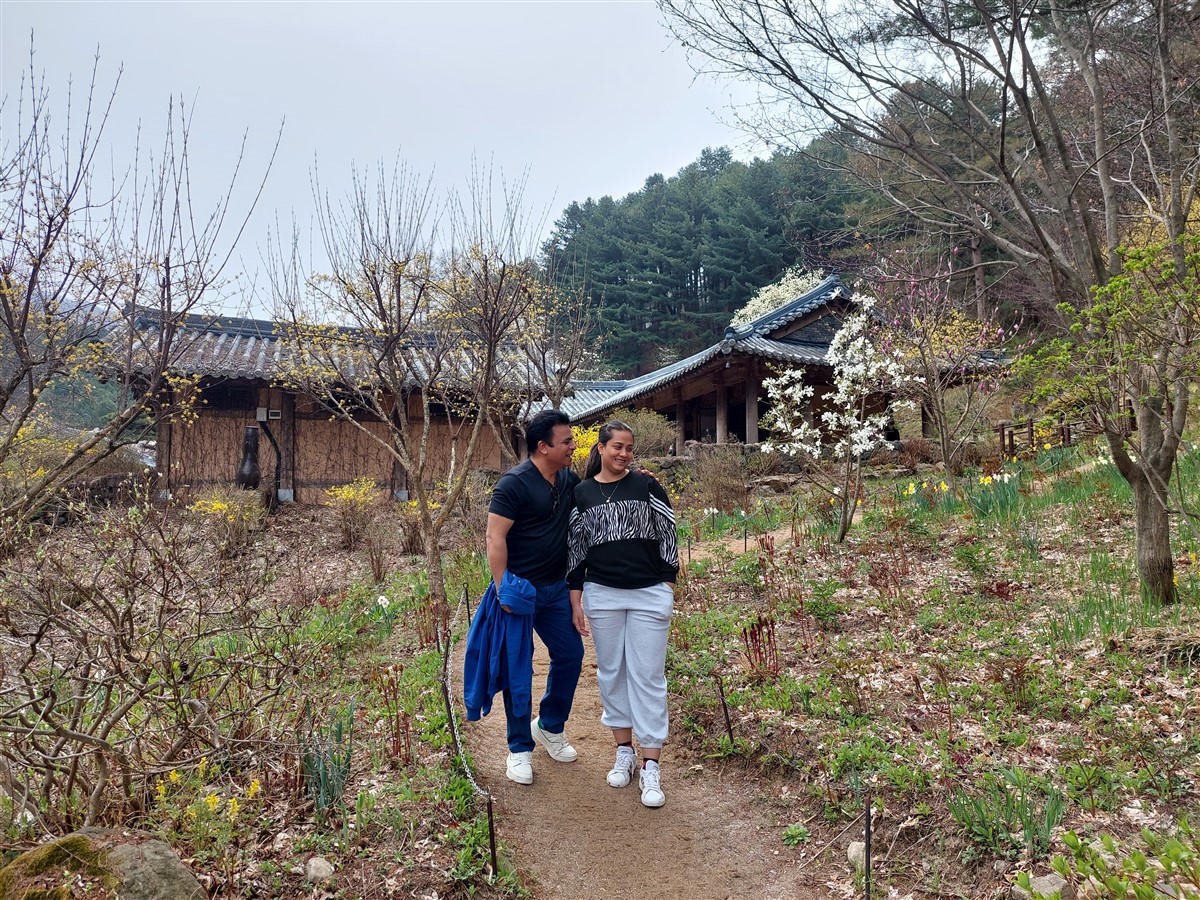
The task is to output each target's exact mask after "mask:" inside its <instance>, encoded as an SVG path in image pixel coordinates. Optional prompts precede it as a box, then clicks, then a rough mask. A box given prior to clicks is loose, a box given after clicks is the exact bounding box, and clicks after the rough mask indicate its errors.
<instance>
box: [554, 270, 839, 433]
mask: <svg viewBox="0 0 1200 900" xmlns="http://www.w3.org/2000/svg"><path fill="white" fill-rule="evenodd" d="M849 303H850V292H849V291H848V290H847V289H846V288H844V287H843V286H842V284H841V282H840V281H839V280H838V278H837V276H836V275H834V276H830V277H829V278H826V279H825V280H824V281H822V282H821V283H820V284H819V285H817V286H816V287H815V288H813V289H812V290H810V291H808V292H807V293H805V294H803V295H801V296H799V297H797V298H796V299H794V300H792V301H791V302H789V303H786V304H784V305H783V306H780V307H778V308H777V309H774V310H772V311H771V312H769V313H766V314H764V315H762V316H760V317H758V318H757V319H754V320H753V321H750V322H747V323H745V324H744V325H740V326H738V327H733V326H730V327H729V328H726V329H725V335H724V336H723V337H722V339H721V340H720V341H718V342H717V343H715V344H713V345H712V346H711V347H708V348H707V349H704V350H701V351H700V352H699V353H694V354H692V355H691V356H689V357H687V358H686V359H681V360H679V361H678V362H675V363H672V364H671V365H669V366H664V367H663V368H661V369H658V370H657V371H655V372H649V373H647V374H645V375H640V376H638V377H637V378H631V379H628V380H624V381H578V382H575V385H574V386H575V395H574V396H573V397H570V398H568V399H567V400H566V401H565V402H564V403H563V409H564V411H566V412H567V414H568V415H570V416H571V418H572V420H573V421H576V422H579V423H581V424H590V423H594V422H599V421H603V420H604V419H605V418H607V417H608V416H609V415H611V414H612V413H613V411H615V410H618V409H621V408H623V407H637V408H644V409H652V410H654V411H655V412H658V413H660V414H661V415H663V416H665V417H666V418H668V419H670V420H671V421H673V422H674V423H675V452H676V453H677V454H679V455H682V454H683V452H684V448H685V445H686V442H687V441H702V442H705V443H714V442H715V443H725V442H727V441H729V440H730V439H736V440H738V441H741V442H743V443H747V444H754V443H758V441H759V440H760V438H761V436H760V434H759V427H758V422H759V419H760V418H761V416H762V413H763V411H764V410H763V402H764V399H765V398H764V392H763V387H762V383H763V379H764V378H768V377H770V376H771V375H772V374H773V370H774V369H776V368H779V367H784V368H794V367H803V368H804V370H805V372H806V374H807V377H808V379H809V380H810V382H811V383H812V384H813V386H814V388H815V395H814V404H819V402H820V396H821V395H822V394H823V393H825V392H826V391H827V390H829V388H830V387H831V386H832V380H833V369H832V367H831V366H830V364H829V362H828V361H827V359H826V354H827V353H828V351H829V344H830V341H832V339H833V336H834V335H835V334H836V333H837V331H838V329H839V328H840V327H841V324H842V318H843V317H844V316H845V315H846V313H847V311H848V309H849Z"/></svg>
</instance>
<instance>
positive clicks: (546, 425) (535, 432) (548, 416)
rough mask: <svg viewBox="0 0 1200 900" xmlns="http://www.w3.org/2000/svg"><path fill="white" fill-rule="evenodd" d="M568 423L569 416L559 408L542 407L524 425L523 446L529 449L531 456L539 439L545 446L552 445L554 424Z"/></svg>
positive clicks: (569, 420)
mask: <svg viewBox="0 0 1200 900" xmlns="http://www.w3.org/2000/svg"><path fill="white" fill-rule="evenodd" d="M570 424H571V417H570V416H568V415H567V414H566V413H565V412H563V411H562V410H561V409H543V410H542V411H541V412H540V413H538V414H537V415H536V416H534V417H533V418H532V419H530V420H529V424H528V425H526V426H525V446H526V447H527V448H528V449H529V455H530V456H533V454H534V452H535V451H536V450H537V447H538V443H539V442H541V441H545V442H546V444H547V446H550V447H553V446H554V426H555V425H570Z"/></svg>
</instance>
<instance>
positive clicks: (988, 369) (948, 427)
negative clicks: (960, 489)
mask: <svg viewBox="0 0 1200 900" xmlns="http://www.w3.org/2000/svg"><path fill="white" fill-rule="evenodd" d="M868 280H869V283H870V286H871V288H870V289H871V290H872V291H873V292H875V293H877V294H878V295H879V300H878V303H877V306H876V311H877V314H878V316H879V319H880V330H881V332H882V336H883V338H884V342H885V344H886V346H887V347H888V348H889V349H891V350H893V351H895V352H896V353H897V354H898V357H899V359H900V361H901V364H902V366H903V368H904V370H905V372H906V373H907V374H908V375H909V376H910V377H909V378H908V379H906V380H905V381H903V382H902V387H901V388H900V390H899V391H898V394H899V395H900V396H902V397H904V398H905V399H909V400H913V401H916V402H917V403H919V404H920V406H921V409H922V411H923V414H924V415H925V416H926V417H927V418H928V422H929V425H930V426H931V427H932V431H933V433H934V434H935V435H936V436H937V440H938V444H939V447H940V449H941V454H942V460H943V462H944V463H945V465H946V476H947V478H949V479H951V481H953V480H954V479H955V478H957V477H958V476H959V475H961V474H962V471H963V465H962V455H963V450H964V448H965V446H966V445H967V444H968V443H969V442H970V441H972V440H973V439H974V438H975V437H976V434H977V431H978V428H979V426H980V424H981V423H982V422H983V420H984V416H985V414H986V412H987V408H988V403H989V400H990V399H991V397H992V396H993V394H994V393H995V390H996V388H997V387H998V386H999V382H1000V381H1001V380H1002V379H1003V378H1004V377H1005V376H1006V375H1007V374H1008V360H1007V358H1006V356H1005V351H1006V350H1009V349H1011V348H1012V342H1013V340H1014V337H1015V335H1016V332H1017V330H1018V329H1017V326H1015V325H1013V326H1009V327H1008V328H1005V327H1004V326H1003V325H1001V324H1000V323H999V321H998V318H999V317H998V316H996V315H995V314H994V313H990V312H988V311H986V310H984V314H983V316H982V317H980V316H979V315H978V313H979V310H974V312H975V313H976V315H975V316H971V315H968V314H967V311H966V309H967V308H968V307H969V306H970V304H969V303H968V302H964V301H963V300H962V299H960V298H959V297H956V296H955V295H954V294H953V293H952V292H951V290H950V280H951V278H950V273H949V271H948V266H946V265H945V264H943V266H942V269H941V271H929V270H927V269H926V268H925V267H924V259H923V257H922V256H921V255H917V256H915V257H914V258H911V259H910V258H908V254H904V253H895V254H893V255H891V256H890V257H888V258H887V259H885V260H884V261H883V262H882V263H881V264H880V265H879V266H877V267H876V268H875V270H874V271H873V272H872V273H871V274H870V277H869V279H868Z"/></svg>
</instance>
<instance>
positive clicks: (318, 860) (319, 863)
mask: <svg viewBox="0 0 1200 900" xmlns="http://www.w3.org/2000/svg"><path fill="white" fill-rule="evenodd" d="M332 877H333V866H332V865H330V863H329V860H327V859H325V857H323V856H314V857H313V858H312V859H310V860H309V861H308V864H307V865H305V867H304V880H305V881H311V882H313V884H323V883H324V882H326V881H328V880H329V879H330V878H332Z"/></svg>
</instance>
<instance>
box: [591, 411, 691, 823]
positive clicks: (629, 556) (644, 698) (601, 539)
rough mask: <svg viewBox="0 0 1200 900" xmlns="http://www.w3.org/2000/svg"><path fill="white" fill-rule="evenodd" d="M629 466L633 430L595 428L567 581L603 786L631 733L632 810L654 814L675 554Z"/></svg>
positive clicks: (668, 524) (627, 750) (624, 759)
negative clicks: (584, 639)
mask: <svg viewBox="0 0 1200 900" xmlns="http://www.w3.org/2000/svg"><path fill="white" fill-rule="evenodd" d="M632 463H633V430H632V429H631V428H630V427H629V426H628V425H626V424H625V423H624V422H617V421H613V422H609V423H608V424H606V425H604V426H602V427H601V428H600V437H599V440H598V441H597V442H596V445H595V446H594V447H593V448H592V453H591V456H589V457H588V462H587V469H586V472H585V476H584V477H585V480H584V481H582V482H580V483H579V484H578V485H577V486H576V487H575V501H574V502H575V506H574V509H573V510H572V511H571V530H570V538H569V542H570V552H571V561H570V563H569V568H570V574H568V576H567V583H568V585H569V586H570V589H571V612H572V615H573V616H574V620H575V627H576V628H578V629H579V632H580V633H581V634H587V633H588V632H587V627H586V624H585V615H586V621H587V622H590V623H591V632H592V640H593V641H594V643H595V645H596V669H597V671H596V678H597V681H599V683H600V699H601V700H602V701H603V703H604V715H603V716H601V718H600V721H601V723H602V724H604V725H606V726H608V727H609V728H611V729H612V731H613V738H614V739H615V740H616V744H617V756H616V761H615V762H614V764H613V768H612V771H611V772H609V773H608V783H609V784H610V785H612V786H613V787H615V788H620V787H625V785H627V784H629V782H630V780H631V778H632V776H633V770H634V769H635V768H636V767H637V754H636V753H635V752H634V749H633V735H634V734H635V733H636V734H637V738H638V743H639V745H640V746H641V749H642V767H641V770H640V773H639V776H638V781H639V784H640V785H641V791H642V803H643V804H645V805H646V806H650V807H658V806H662V805H663V804H664V803H665V802H666V796H665V795H664V794H663V790H662V781H661V773H660V771H659V757H660V755H661V753H662V746H663V743H664V742H665V741H666V739H667V676H666V671H665V670H666V662H667V632H668V630H669V628H670V625H671V609H672V607H673V606H674V602H675V577H676V575H677V574H678V573H679V552H678V549H677V545H676V540H675V514H674V513H673V512H672V511H671V503H670V501H669V500H668V499H667V495H666V492H665V491H664V490H663V489H662V486H661V485H659V483H658V482H657V481H655V480H654V479H653V478H651V477H650V476H648V475H643V474H642V473H641V472H635V471H632V470H631V469H630V465H631V464H632Z"/></svg>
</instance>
